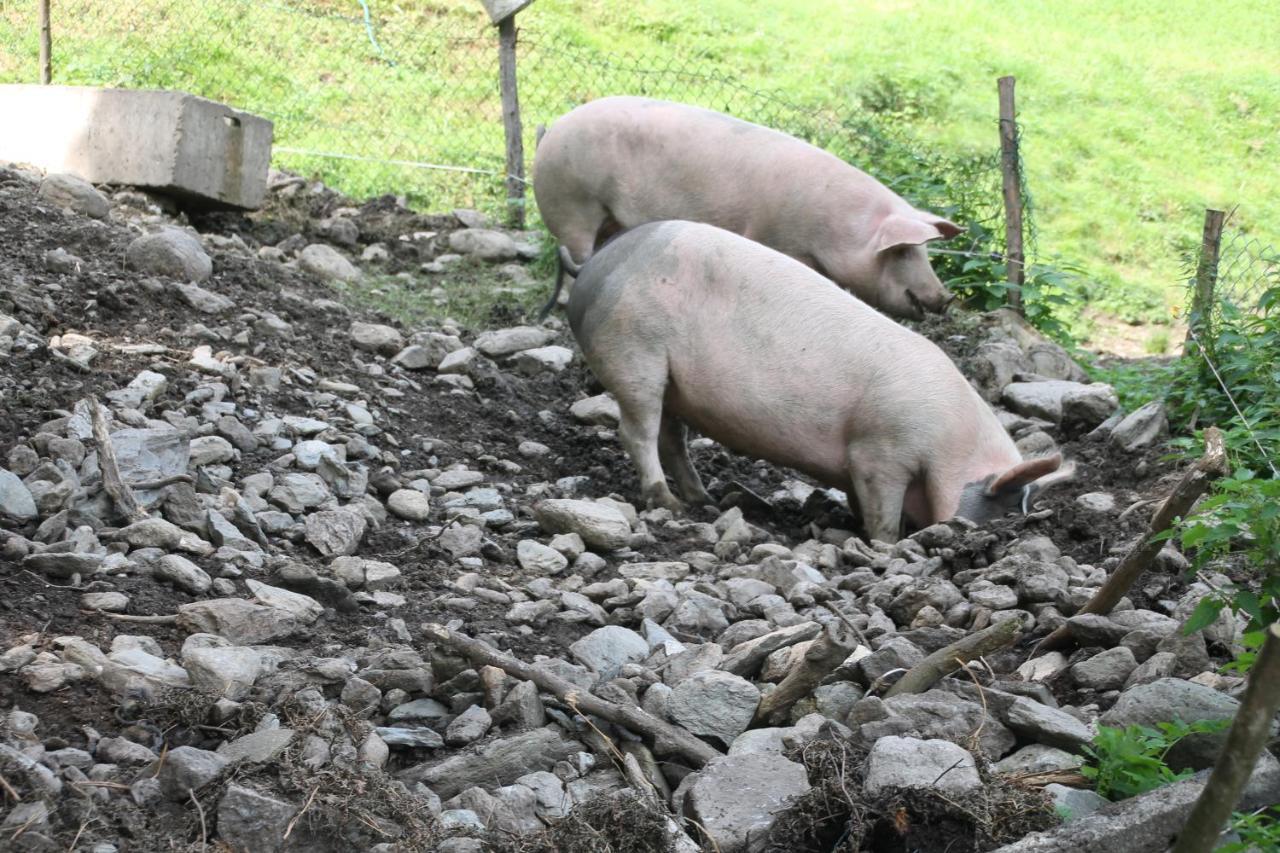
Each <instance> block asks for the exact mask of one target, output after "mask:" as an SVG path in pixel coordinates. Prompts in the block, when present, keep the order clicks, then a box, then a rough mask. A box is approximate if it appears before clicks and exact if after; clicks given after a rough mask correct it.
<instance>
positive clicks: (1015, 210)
mask: <svg viewBox="0 0 1280 853" xmlns="http://www.w3.org/2000/svg"><path fill="white" fill-rule="evenodd" d="M1013 83H1014V78H1013V77H1001V78H1000V79H999V80H997V81H996V85H997V87H998V89H999V92H1000V172H1001V176H1002V177H1003V179H1004V242H1005V253H1004V255H1005V266H1006V271H1007V274H1008V279H1009V284H1010V285H1011V286H1010V288H1009V306H1010V307H1011V308H1013V309H1014V310H1016V311H1017V312H1018V313H1019V314H1021V313H1022V283H1023V281H1024V280H1025V273H1024V269H1023V267H1024V263H1025V258H1024V257H1023V253H1022V180H1021V171H1022V164H1021V163H1020V162H1019V159H1018V121H1017V114H1016V112H1015V110H1014V101H1013Z"/></svg>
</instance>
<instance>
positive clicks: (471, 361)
mask: <svg viewBox="0 0 1280 853" xmlns="http://www.w3.org/2000/svg"><path fill="white" fill-rule="evenodd" d="M479 358H480V354H479V353H478V352H476V349H475V347H463V348H462V349H458V350H454V351H453V352H450V353H448V354H446V355H445V356H444V358H442V359H440V363H439V364H438V365H437V366H436V371H437V372H439V373H440V374H442V375H444V376H449V375H452V374H455V373H460V374H468V373H470V372H471V371H472V370H473V369H474V368H475V366H476V364H477V363H478V359H479Z"/></svg>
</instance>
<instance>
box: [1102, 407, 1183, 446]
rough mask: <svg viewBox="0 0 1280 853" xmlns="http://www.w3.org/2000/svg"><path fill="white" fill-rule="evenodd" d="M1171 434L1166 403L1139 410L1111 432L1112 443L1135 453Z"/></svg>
mask: <svg viewBox="0 0 1280 853" xmlns="http://www.w3.org/2000/svg"><path fill="white" fill-rule="evenodd" d="M1168 433H1169V416H1168V414H1166V412H1165V409H1164V403H1161V402H1159V401H1155V402H1151V403H1147V404H1146V405H1145V406H1142V407H1141V408H1139V409H1137V410H1136V411H1134V412H1132V413H1131V414H1129V415H1128V416H1126V417H1125V419H1124V420H1122V421H1120V423H1118V424H1116V426H1115V427H1114V428H1113V429H1112V430H1111V438H1110V440H1111V443H1112V444H1114V445H1115V446H1116V447H1119V448H1120V449H1121V450H1125V451H1129V452H1133V451H1135V450H1139V449H1141V448H1143V447H1150V446H1151V445H1152V444H1154V443H1155V442H1156V439H1158V438H1160V437H1161V436H1164V435H1168Z"/></svg>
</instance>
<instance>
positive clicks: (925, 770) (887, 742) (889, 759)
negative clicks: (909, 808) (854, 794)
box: [863, 735, 982, 797]
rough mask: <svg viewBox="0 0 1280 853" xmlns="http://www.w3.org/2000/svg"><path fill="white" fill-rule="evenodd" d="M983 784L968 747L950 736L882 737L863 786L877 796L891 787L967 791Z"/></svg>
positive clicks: (873, 751)
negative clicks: (922, 737)
mask: <svg viewBox="0 0 1280 853" xmlns="http://www.w3.org/2000/svg"><path fill="white" fill-rule="evenodd" d="M980 787H982V780H981V779H980V778H979V777H978V769H977V767H976V765H975V764H974V760H973V756H972V755H971V754H970V753H969V752H968V750H966V749H964V748H962V747H960V746H957V745H956V744H954V743H952V742H950V741H946V740H918V739H916V738H909V737H895V736H893V735H890V736H888V737H882V738H880V739H879V740H877V741H876V742H875V744H873V745H872V747H871V752H870V753H869V754H868V755H867V774H866V778H865V780H864V782H863V790H864V791H865V792H866V793H867V795H868V796H872V797H874V796H877V795H879V794H880V793H881V792H883V791H885V790H886V789H889V788H906V789H911V788H930V789H933V790H937V791H942V792H946V793H964V792H966V791H972V790H975V789H977V788H980Z"/></svg>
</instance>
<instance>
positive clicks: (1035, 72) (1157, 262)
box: [0, 0, 1280, 317]
mask: <svg viewBox="0 0 1280 853" xmlns="http://www.w3.org/2000/svg"><path fill="white" fill-rule="evenodd" d="M5 5H6V6H9V4H5ZM310 5H311V6H312V7H313V8H317V7H318V8H321V9H324V10H326V11H329V12H337V13H341V14H344V15H358V14H359V7H358V4H357V3H356V2H354V0H312V2H311V3H310ZM371 5H372V7H373V9H374V12H375V14H376V15H378V16H379V18H382V19H384V23H383V24H382V26H381V28H380V30H379V35H380V40H381V41H382V43H383V46H384V48H385V49H386V50H387V51H388V53H389V54H390V55H392V56H394V57H395V58H397V59H398V60H399V61H398V62H397V64H396V66H395V67H394V68H391V67H388V66H387V65H386V63H384V62H381V61H379V60H378V58H377V57H376V56H374V55H372V51H371V50H370V48H369V45H368V42H367V40H366V37H365V34H364V30H363V28H362V27H360V26H358V25H354V24H352V23H349V22H347V21H345V20H344V21H333V20H332V19H326V18H321V17H314V16H304V15H299V14H298V13H296V12H293V11H282V7H283V4H275V3H272V4H261V3H250V4H246V3H243V2H241V0H206V2H200V3H195V2H191V3H177V2H173V0H137V2H136V3H134V4H130V8H129V11H128V12H125V11H122V10H120V9H118V8H116V9H115V11H113V12H110V13H104V12H103V11H102V7H101V6H98V5H97V4H94V3H90V2H87V0H66V2H64V3H62V4H59V5H58V6H57V7H55V16H56V21H55V32H56V34H57V35H56V37H57V38H58V39H59V42H58V53H59V56H58V58H59V65H58V72H57V73H58V75H59V76H60V77H61V78H62V79H70V80H72V81H75V82H90V81H93V82H99V81H102V82H115V83H121V84H125V85H129V84H133V85H173V86H181V87H184V88H188V89H192V90H196V91H199V92H201V93H202V94H207V95H210V96H213V97H225V98H227V99H229V100H231V101H233V102H235V103H238V104H241V105H244V106H246V107H249V108H253V109H258V110H261V111H264V112H267V113H268V114H270V115H272V116H273V117H275V118H276V119H277V121H278V138H283V139H286V141H288V142H289V143H290V144H293V145H297V146H299V147H311V148H320V149H323V150H342V151H350V152H354V153H362V154H369V153H372V154H376V155H377V156H383V157H411V158H415V159H417V158H422V157H427V156H429V157H431V158H432V159H435V160H436V161H437V162H465V163H468V164H472V165H500V160H498V161H497V162H494V161H495V159H496V158H495V157H494V156H493V155H495V154H496V155H499V156H500V151H501V143H500V135H498V134H500V132H499V131H497V122H498V114H497V111H496V109H497V108H496V98H495V97H494V96H493V89H494V84H493V80H492V71H493V69H492V66H493V61H492V51H491V49H490V48H489V46H488V45H487V44H486V43H484V42H483V41H480V42H477V43H476V44H475V45H474V49H472V50H468V51H465V52H464V54H463V55H461V56H459V55H453V56H449V57H437V56H433V55H432V54H431V51H429V50H424V49H423V45H424V44H427V42H423V41H422V40H421V34H422V33H423V32H427V31H430V29H431V28H432V27H434V26H436V25H437V22H438V21H440V20H442V19H443V18H446V17H447V18H448V19H450V20H457V19H459V18H465V19H472V18H473V17H474V16H475V15H476V14H477V13H476V11H475V10H476V7H477V5H478V4H476V3H475V2H473V0H438V2H413V3H403V4H400V5H398V6H396V5H392V4H391V3H388V2H384V0H371ZM113 8H115V7H113ZM28 12H29V9H28V7H26V6H23V7H22V8H18V5H17V4H14V5H12V6H9V8H3V7H0V79H3V78H12V77H14V76H22V75H26V74H29V73H33V69H34V62H32V61H30V60H29V59H25V58H24V57H29V56H32V55H33V53H34V44H35V42H34V31H33V28H31V27H29V26H28V25H27V24H28V23H29V21H30V15H29V14H28ZM103 15H109V16H110V17H109V18H107V19H106V23H107V24H108V25H104V20H103ZM523 21H524V22H525V23H526V26H528V27H529V28H530V30H531V31H534V30H536V31H540V32H543V33H557V34H561V35H563V36H564V37H565V38H567V39H570V40H572V41H574V42H577V43H579V44H583V45H587V46H591V47H595V48H598V49H600V50H601V51H605V52H609V53H617V52H625V53H631V54H634V55H636V56H638V57H641V58H642V59H641V61H642V63H645V64H649V65H652V66H655V67H661V66H665V65H667V64H669V63H671V62H673V61H675V62H683V61H685V59H686V58H687V57H689V56H691V55H693V54H694V53H700V54H704V55H706V56H708V57H709V61H710V62H711V63H713V64H715V65H719V66H720V67H722V68H724V69H727V70H729V71H730V72H731V73H732V74H733V75H735V76H736V77H738V78H740V79H741V80H743V81H744V82H747V83H749V84H752V85H758V86H760V87H762V88H770V89H778V90H781V91H782V92H783V93H784V94H785V95H786V96H788V97H790V98H792V99H794V100H799V101H803V102H809V103H826V104H832V103H834V104H842V103H854V102H856V101H859V100H862V101H863V102H867V101H868V100H869V101H871V102H873V103H876V102H879V103H881V104H888V105H892V107H893V108H894V109H895V110H896V111H898V112H899V113H901V114H903V115H904V116H905V117H906V119H907V120H908V121H909V122H910V123H911V124H913V125H914V126H915V127H916V128H917V129H918V130H919V131H920V132H921V133H922V134H924V135H925V136H926V138H928V139H930V140H931V141H933V142H935V143H936V144H938V145H940V146H942V147H944V148H947V149H950V148H954V149H962V148H966V147H981V148H983V149H987V148H989V147H990V146H992V145H993V144H994V139H995V130H996V129H995V120H994V119H995V82H994V81H995V78H996V77H997V76H999V75H1001V74H1005V73H1011V74H1015V75H1017V76H1018V79H1019V104H1020V112H1021V120H1022V122H1023V125H1024V128H1025V139H1024V143H1025V157H1026V163H1027V166H1028V169H1029V182H1030V187H1031V190H1032V193H1033V198H1034V202H1035V204H1036V207H1037V209H1038V216H1037V220H1036V221H1037V224H1038V226H1039V248H1040V251H1041V254H1042V255H1045V256H1047V255H1053V254H1057V255H1061V256H1063V257H1064V258H1067V259H1069V260H1072V261H1075V262H1078V263H1080V264H1082V265H1083V266H1084V267H1085V268H1086V269H1087V270H1088V271H1089V273H1090V276H1091V278H1093V279H1094V280H1096V281H1098V282H1099V283H1100V284H1101V287H1100V288H1098V289H1097V291H1096V293H1095V296H1094V299H1095V300H1098V299H1099V297H1107V296H1109V297H1111V298H1108V299H1106V300H1105V301H1104V304H1107V303H1109V305H1108V307H1110V308H1112V309H1113V310H1124V311H1126V312H1129V313H1134V312H1136V313H1138V314H1144V315H1147V316H1149V317H1154V316H1158V315H1160V314H1162V313H1163V312H1164V303H1165V301H1166V300H1173V301H1177V300H1178V299H1179V298H1180V297H1179V296H1178V294H1177V292H1176V291H1175V290H1174V289H1173V288H1172V287H1171V282H1176V281H1177V279H1178V278H1179V276H1180V273H1181V268H1182V260H1181V257H1182V255H1183V253H1184V252H1185V251H1186V250H1188V249H1190V248H1191V247H1192V246H1193V245H1194V244H1195V243H1196V241H1197V236H1198V232H1199V221H1200V216H1201V211H1202V209H1203V207H1204V206H1205V205H1215V206H1231V205H1234V204H1239V205H1240V209H1239V211H1238V212H1237V214H1236V216H1235V219H1234V224H1235V225H1236V226H1238V227H1240V228H1243V229H1246V230H1248V231H1250V232H1252V233H1254V234H1255V235H1256V236H1258V237H1260V238H1262V239H1264V241H1266V242H1270V243H1274V244H1280V168H1278V167H1277V164H1280V68H1278V67H1277V65H1276V55H1277V54H1276V49H1275V42H1274V38H1275V34H1276V33H1277V32H1280V6H1277V4H1275V3H1274V2H1267V1H1266V0H1252V2H1239V3H1234V4H1229V5H1226V6H1222V5H1219V6H1210V5H1207V4H1204V3H1200V2H1196V0H1164V2H1155V0H1133V2H1126V3H1123V4H1122V3H1119V2H1089V0H1056V2H1054V3H1026V2H1014V0H996V1H995V2H990V0H988V2H980V0H951V2H947V3H944V2H941V0H915V1H914V2H912V0H897V1H896V2H894V1H893V0H882V2H848V0H843V2H842V1H841V0H805V2H796V0H753V2H751V3H741V2H736V0H701V2H699V3H696V4H695V3H689V2H687V0H640V2H636V3H632V4H627V5H622V4H617V3H609V2H606V0H540V2H539V3H537V4H536V5H535V6H534V7H533V8H532V9H531V10H530V11H528V12H526V13H524V17H523ZM193 26H194V28H193ZM454 26H455V25H451V27H454ZM462 29H463V31H469V32H474V33H475V34H476V35H477V36H479V37H480V38H481V39H483V38H485V37H486V35H485V32H484V27H483V24H482V23H480V22H479V21H478V20H476V23H475V24H474V26H471V25H469V24H465V23H464V25H463V27H462ZM122 33H124V35H122ZM122 45H123V46H124V47H123V48H122ZM144 46H145V50H147V51H150V52H151V57H152V58H151V59H150V60H149V61H147V62H146V63H145V65H144V66H143V67H133V68H130V69H129V70H128V72H127V73H122V72H121V61H120V59H119V58H118V57H119V53H118V52H119V51H120V50H122V49H125V50H129V51H132V55H133V56H134V57H136V56H138V55H140V54H141V53H142V52H143V49H144ZM537 67H538V68H540V69H541V68H547V67H548V66H547V65H545V64H543V65H539V66H537ZM522 85H524V86H525V87H526V89H527V90H528V91H529V92H530V94H531V95H537V94H538V91H539V89H541V91H542V92H543V96H544V101H543V103H544V104H545V103H546V101H547V100H548V99H546V97H545V93H546V92H549V91H552V90H553V89H556V88H558V87H560V86H568V87H570V88H572V86H573V84H572V82H570V81H563V82H562V81H548V80H526V81H522ZM581 85H582V86H583V88H584V90H587V89H589V90H591V91H600V86H598V85H594V84H590V83H583V84H581ZM601 85H603V86H604V88H605V89H607V87H608V83H607V82H606V83H604V84H601ZM549 100H550V102H551V105H552V106H554V98H551V99H549ZM531 102H533V100H532V97H531ZM542 109H544V110H545V109H548V107H547V106H543V107H542ZM317 110H318V111H320V112H321V113H322V115H323V121H322V122H321V123H320V124H315V123H312V122H310V121H309V120H305V116H306V115H308V114H310V113H313V112H315V111H317ZM544 119H545V117H544V116H541V115H539V116H535V117H534V119H533V120H535V121H537V120H544ZM478 151H485V152H493V154H490V155H486V156H482V157H479V158H478V157H477V152H478ZM424 152H425V153H424ZM478 161H483V162H478ZM286 162H288V164H289V165H292V166H295V167H296V166H321V165H322V166H324V167H325V168H327V169H330V170H331V172H330V175H329V177H330V178H331V179H336V180H337V182H338V183H339V185H342V186H344V187H345V188H347V189H349V190H350V191H352V192H357V193H358V192H369V191H372V190H375V189H391V188H401V187H404V186H409V185H416V184H415V183H414V182H415V181H419V179H420V178H421V176H422V173H421V172H406V171H404V170H400V169H394V168H393V169H390V170H382V171H378V170H377V169H376V168H373V167H370V166H368V165H366V164H360V163H341V162H340V163H336V164H335V163H334V161H306V160H300V159H299V158H297V157H296V156H295V157H292V158H289V159H288V160H287V161H286ZM432 175H433V176H435V175H436V173H432ZM464 188H465V183H464V182H462V181H458V182H455V183H448V182H447V181H446V182H445V183H441V182H440V181H439V180H436V181H435V183H433V184H432V185H431V187H430V189H429V190H426V189H424V190H423V192H422V193H421V194H420V198H422V200H423V201H424V202H426V203H431V204H434V205H436V206H441V205H442V204H447V203H448V201H449V200H448V199H447V198H445V195H447V194H449V193H450V192H452V193H454V194H455V195H456V194H457V193H458V192H459V191H461V190H463V189H464Z"/></svg>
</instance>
